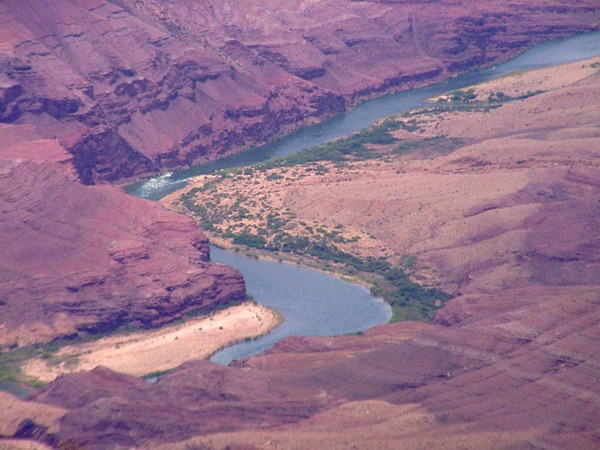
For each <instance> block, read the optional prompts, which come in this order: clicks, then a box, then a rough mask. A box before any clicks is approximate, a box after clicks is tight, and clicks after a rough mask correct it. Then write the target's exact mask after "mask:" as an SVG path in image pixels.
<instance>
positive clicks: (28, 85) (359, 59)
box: [0, 0, 598, 184]
mask: <svg viewBox="0 0 600 450" xmlns="http://www.w3.org/2000/svg"><path fill="white" fill-rule="evenodd" d="M0 20H1V21H2V23H3V24H4V25H3V27H2V31H1V35H0V36H1V39H2V42H3V47H2V48H1V49H0V122H5V123H32V124H36V125H38V126H39V127H40V128H41V129H43V130H44V131H45V133H46V137H51V138H54V137H56V138H58V139H59V140H60V142H61V143H62V144H63V145H64V146H65V147H66V148H68V149H69V151H70V152H71V153H72V154H73V155H74V163H75V167H76V168H77V171H78V173H79V177H80V179H81V180H82V181H83V182H84V183H85V184H95V183H98V182H111V181H116V180H122V179H128V178H134V177H138V176H140V175H143V174H148V173H154V172H156V171H157V170H158V168H160V167H174V166H183V165H186V164H190V163H198V162H201V161H206V160H208V159H215V158H218V157H220V156H223V155H226V154H229V153H232V152H236V151H239V150H241V149H243V148H247V147H249V146H251V145H253V144H256V143H261V142H265V141H266V140H268V139H271V138H273V137H274V136H276V135H278V134H281V133H283V132H286V131H289V130H290V129H292V128H295V127H297V126H299V125H300V124H304V123H308V122H312V121H315V120H320V119H323V118H324V117H327V116H329V115H332V114H335V113H339V112H341V111H343V110H344V109H345V107H346V104H347V103H348V102H352V101H355V100H357V99H360V98H363V97H365V96H370V95H373V94H377V93H382V92H385V91H387V90H390V89H405V88H407V87H411V86H416V85H422V84H425V83H429V82H432V81H434V80H439V79H442V78H445V77H449V76H451V75H453V74H455V73H458V72H461V71H465V70H469V69H470V68H473V67H477V66H481V65H485V64H490V63H492V62H495V61H498V60H501V59H507V58H508V57H510V56H511V55H514V54H515V53H517V52H519V51H522V50H523V49H525V48H526V47H528V46H530V45H532V44H533V43H535V42H538V41H540V40H544V39H550V38H553V37H558V36H564V35H567V34H573V33H576V32H583V31H587V30H591V29H595V28H597V25H598V22H597V21H598V8H597V4H596V2H594V1H593V0H579V1H577V2H570V3H569V4H568V5H565V4H564V2H558V1H552V2H550V3H548V2H544V3H543V4H537V3H535V2H534V3H532V2H529V1H524V0H523V1H517V2H511V3H510V4H504V3H499V2H494V1H486V2H478V3H477V4H474V3H472V2H464V1H463V2H458V3H457V2H450V1H437V2H405V1H402V2H387V1H386V2H379V1H369V2H355V1H344V2H339V1H330V0H321V1H318V2H303V1H292V2H286V5H285V8H282V7H281V5H279V4H277V5H275V4H272V5H271V4H268V3H265V2H262V1H260V2H259V1H252V2H247V1H228V2H217V3H213V2H212V1H202V2H195V1H190V0H184V1H180V2H170V1H165V0H143V1H139V0H136V1H132V0H114V1H108V0H93V1H92V0H90V1H85V2H83V1H78V0H57V1H54V2H52V5H51V6H49V5H48V3H47V2H45V1H42V0H26V1H23V0H7V1H4V2H2V4H0ZM65 129H68V130H70V131H69V132H66V131H65Z"/></svg>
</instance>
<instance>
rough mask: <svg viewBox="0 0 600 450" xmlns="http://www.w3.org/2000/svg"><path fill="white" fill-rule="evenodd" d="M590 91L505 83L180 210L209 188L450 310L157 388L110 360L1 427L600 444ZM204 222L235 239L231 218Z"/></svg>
mask: <svg viewBox="0 0 600 450" xmlns="http://www.w3.org/2000/svg"><path fill="white" fill-rule="evenodd" d="M599 86H600V59H594V60H590V61H584V62H579V63H575V64H570V65H567V66H562V67H559V68H553V69H544V70H539V71H532V72H527V73H521V74H516V75H514V76H510V77H505V78H503V79H501V80H496V81H494V82H491V83H487V84H483V85H480V86H475V87H473V90H470V89H466V90H463V91H461V92H455V93H450V94H449V95H448V96H446V97H443V99H442V100H439V99H434V100H433V101H432V104H431V107H430V108H425V109H422V110H417V111H413V112H410V113H408V114H406V115H404V116H402V117H398V118H394V119H390V120H393V121H396V122H402V124H403V125H402V126H393V127H390V126H389V123H390V122H388V121H386V122H383V123H382V124H379V125H377V126H378V127H382V126H383V128H381V130H383V131H385V133H387V134H388V135H390V136H392V138H393V139H390V138H389V137H386V138H385V139H383V140H381V135H380V134H377V133H375V134H374V133H371V132H369V133H367V134H363V135H360V136H363V137H364V136H367V137H368V138H369V139H373V136H375V137H376V138H377V139H379V142H380V143H379V144H368V143H366V144H362V145H363V146H364V147H366V153H365V150H364V149H363V148H362V147H360V148H359V150H357V152H355V153H348V154H347V155H344V159H343V160H342V161H340V160H337V161H334V162H332V161H327V160H323V159H321V160H319V161H313V162H309V163H303V164H292V165H289V166H286V165H278V164H275V165H271V166H261V167H255V168H251V169H244V170H248V171H247V172H246V173H245V172H244V171H240V172H229V173H226V174H217V175H216V176H214V177H212V178H206V177H204V178H202V179H200V180H198V181H197V182H196V183H195V184H193V185H191V186H190V188H189V189H188V191H187V195H188V200H189V202H188V204H189V205H195V206H196V207H198V205H200V206H202V202H203V201H212V202H216V201H217V200H216V199H215V198H212V200H211V198H210V197H204V196H203V195H199V194H200V192H201V191H203V190H204V189H205V185H206V184H207V182H214V181H215V180H216V181H218V183H219V189H218V193H219V194H221V195H222V196H223V198H222V199H221V202H223V203H224V206H232V205H236V206H235V207H234V208H233V209H231V208H224V210H223V211H233V212H235V213H236V214H238V213H239V212H240V210H241V208H242V207H244V208H245V209H246V210H247V211H245V213H244V214H245V216H246V219H247V220H246V221H241V222H240V224H239V227H240V228H239V230H238V231H239V232H240V234H242V235H243V234H244V233H245V235H246V237H247V236H248V235H254V234H253V233H256V236H259V235H260V234H258V231H257V230H258V229H259V228H261V227H263V226H264V227H266V224H264V223H263V222H262V220H263V219H264V218H265V217H269V212H271V213H273V212H275V210H276V211H279V212H280V214H281V215H282V216H281V217H279V222H278V221H276V220H274V219H275V218H276V217H271V221H270V223H271V226H275V225H276V226H275V228H276V229H277V231H278V232H279V233H281V232H282V230H281V228H285V229H284V231H286V232H289V234H290V236H292V237H294V236H296V237H298V236H301V235H303V236H309V237H310V236H313V237H314V236H320V237H323V236H325V237H328V238H329V239H330V240H331V241H332V242H333V243H334V244H335V245H336V246H338V247H339V248H340V249H341V250H343V251H345V252H347V253H349V254H354V255H358V256H359V257H361V258H363V257H364V258H368V257H369V256H370V257H372V258H379V257H384V258H385V261H389V262H390V264H398V265H399V266H401V267H403V268H405V269H407V270H408V269H410V268H411V267H412V269H411V270H412V271H411V275H412V276H413V277H415V278H416V279H417V280H418V281H419V282H421V283H426V284H429V285H431V286H438V287H440V288H443V289H444V290H445V291H446V292H449V293H451V294H452V296H453V298H452V299H451V300H449V301H446V303H445V305H443V307H441V305H436V308H434V310H433V312H432V315H433V322H432V323H429V324H428V323H423V322H400V323H395V324H389V325H382V326H379V327H376V328H374V329H372V330H370V331H368V332H366V333H364V334H363V335H357V336H344V337H337V338H302V337H292V338H287V339H285V340H283V341H281V342H280V343H279V344H277V345H276V346H275V347H274V348H272V349H270V350H268V351H267V352H265V353H263V354H261V355H259V356H255V357H251V358H248V359H246V360H243V361H239V362H236V363H234V364H233V365H232V366H228V367H225V366H217V365H214V364H212V363H210V362H208V361H199V360H194V361H189V362H187V363H185V364H183V365H181V366H180V367H178V368H176V369H174V370H173V371H171V372H169V373H168V374H166V375H163V376H161V378H160V380H159V382H158V383H156V384H153V385H151V384H148V383H146V382H145V381H143V380H141V379H139V378H136V377H133V376H129V375H126V374H122V373H118V372H115V371H111V370H109V369H107V368H103V367H98V368H95V369H93V370H91V371H88V372H80V373H75V374H72V375H63V376H61V377H59V378H57V379H56V380H55V381H53V382H52V383H50V384H48V385H47V386H45V387H43V388H41V389H39V390H38V391H37V392H35V393H34V394H32V395H31V396H30V397H29V398H28V399H26V400H20V399H17V398H15V397H13V396H11V395H9V394H2V402H3V403H2V405H3V409H4V410H5V411H10V414H6V415H4V416H3V418H2V421H1V423H0V426H1V427H2V434H3V435H5V436H16V437H19V438H20V439H22V440H21V441H19V442H18V443H16V444H14V445H29V444H26V443H25V440H26V439H33V440H35V441H37V442H42V443H44V444H47V445H49V446H50V447H59V446H61V445H62V446H65V445H75V447H77V446H80V447H83V448H105V447H107V446H109V447H113V448H128V447H131V446H137V447H146V448H169V449H171V448H181V449H187V448H262V447H267V448H280V449H289V448H297V449H305V448H318V447H323V446H326V447H327V448H340V449H342V448H344V449H345V448H365V449H366V448H369V449H372V448H380V449H397V448H407V449H408V448H411V449H414V448H449V447H450V448H458V447H461V448H524V447H525V448H564V447H569V448H595V447H598V445H599V439H600V438H599V436H600V423H599V421H598V417H600V391H599V388H598V386H599V384H598V382H597V381H598V379H599V377H600V364H599V361H600V354H599V353H598V347H597V345H596V340H597V339H596V337H597V336H598V333H599V332H600V330H599V327H600V317H599V316H598V304H599V302H600V297H598V292H600V286H599V285H598V273H599V265H600V261H599V260H598V254H599V253H598V249H599V248H600V229H599V228H598V217H599V216H600V209H599V208H600V190H599V187H600V168H599V164H600V158H599V156H600V155H599V154H598V149H599V148H600V133H599V132H598V125H597V124H598V123H600V117H599V115H600V111H599V110H598V108H597V105H598V104H600V98H598V97H599V95H600V94H599V93H600V89H599ZM499 93H501V94H499ZM499 97H500V98H501V99H500V100H499V99H498V98H499ZM376 128H377V127H376ZM385 133H384V134H385ZM350 138H351V139H355V138H356V137H354V138H352V137H350ZM350 138H349V139H350ZM342 142H345V143H348V142H352V141H342ZM381 142H384V143H381ZM357 148H358V147H357ZM317 154H319V153H317ZM285 164H287V163H285ZM237 177H248V179H247V182H246V183H240V181H241V180H240V179H236V178H237ZM212 186H213V185H209V187H208V188H209V190H210V189H211V188H212ZM194 189H199V190H198V191H193V190H194ZM221 189H223V190H221ZM240 193H241V194H242V197H243V198H246V199H247V201H248V202H249V203H248V205H247V207H245V206H244V205H243V204H242V202H241V200H240V202H236V198H240V197H239V194H240ZM184 195H185V194H184ZM179 199H181V193H179V195H176V196H173V197H172V198H171V199H170V201H171V202H172V203H173V202H175V203H177V202H179V204H176V205H175V207H177V208H182V207H183V206H185V202H184V201H181V200H179ZM252 201H254V202H255V205H254V206H253V204H251V202H252ZM259 206H260V208H259ZM252 208H255V209H252ZM194 218H195V219H196V220H199V217H197V216H194ZM210 218H211V220H212V222H211V226H212V229H213V231H212V232H213V233H215V229H216V230H219V229H221V227H222V231H221V232H220V234H221V238H222V239H229V240H230V241H233V239H235V238H234V237H232V236H228V235H227V233H233V234H235V233H234V232H235V231H236V229H235V228H231V227H232V226H233V225H232V224H231V223H229V222H228V220H227V216H226V215H219V216H218V217H217V216H211V217H210ZM217 219H218V220H217ZM186 226H187V225H186ZM319 229H321V230H322V231H319ZM310 230H312V233H311V231H310ZM215 234H219V233H215ZM267 237H269V236H268V235H267ZM342 238H343V239H342ZM265 240H266V238H265ZM251 242H255V241H251ZM267 242H268V241H267ZM288 242H292V241H288ZM255 243H256V242H255ZM253 250H254V251H256V249H253ZM283 253H286V252H283ZM286 254H287V253H286ZM411 258H412V259H411ZM306 259H307V260H308V259H310V258H306ZM339 265H340V264H337V263H335V264H330V268H331V269H336V267H337V266H339ZM115 345H116V344H115ZM6 443H7V445H8V443H9V441H6ZM10 445H13V444H10ZM36 445H38V444H36V443H35V442H32V443H31V446H32V447H33V448H35V446H36ZM17 448H18V447H17ZM40 448H43V447H40Z"/></svg>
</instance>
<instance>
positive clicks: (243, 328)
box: [22, 302, 283, 382]
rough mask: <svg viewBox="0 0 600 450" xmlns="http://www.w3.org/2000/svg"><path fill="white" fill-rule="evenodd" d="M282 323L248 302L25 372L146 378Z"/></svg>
mask: <svg viewBox="0 0 600 450" xmlns="http://www.w3.org/2000/svg"><path fill="white" fill-rule="evenodd" d="M282 320H283V319H282V316H281V315H280V314H279V313H277V312H276V311H274V310H272V309H270V308H267V307H265V306H261V305H257V304H253V303H249V302H248V303H244V304H242V305H238V306H233V307H230V308H227V309H225V310H222V311H218V312H215V313H213V314H211V315H210V316H204V317H201V318H198V319H188V320H186V321H185V322H184V323H182V324H178V325H171V326H166V327H163V328H161V329H159V330H151V331H141V332H135V333H131V334H128V335H121V336H110V337H106V338H103V339H99V340H97V341H94V342H89V343H85V344H81V345H75V346H68V347H63V348H62V349H60V350H59V351H58V352H57V353H56V354H55V355H53V356H52V358H50V359H48V360H46V359H41V358H36V359H31V360H29V361H27V362H26V363H25V364H24V365H23V366H22V371H23V372H24V374H25V375H27V376H29V377H33V378H36V379H38V380H41V381H45V382H47V381H51V380H53V379H55V378H56V377H57V376H59V375H61V374H64V373H73V372H79V371H82V370H90V369H93V368H94V367H96V366H105V367H108V368H110V369H112V370H115V371H117V372H122V373H126V374H129V375H134V376H142V375H145V374H148V373H151V372H155V371H162V370H169V369H173V368H175V367H177V366H179V365H181V364H182V363H184V362H186V361H189V360H192V359H203V358H207V357H208V356H210V355H211V354H213V353H214V352H215V351H217V350H219V349H220V348H222V347H224V346H227V345H229V344H232V343H235V342H239V341H242V340H244V339H246V338H255V337H258V336H262V335H264V334H266V333H268V332H269V331H271V330H272V329H274V328H276V327H277V326H279V325H280V324H281V322H282Z"/></svg>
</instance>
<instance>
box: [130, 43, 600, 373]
mask: <svg viewBox="0 0 600 450" xmlns="http://www.w3.org/2000/svg"><path fill="white" fill-rule="evenodd" d="M598 55H600V32H596V33H590V34H585V35H579V36H575V37H572V38H567V39H560V40H555V41H550V42H546V43H543V44H540V45H538V46H536V47H534V48H532V49H530V50H528V51H527V52H525V53H523V54H522V55H521V56H519V57H517V58H515V59H513V60H511V61H508V62H506V63H503V64H500V65H497V66H495V67H491V68H488V69H484V70H480V71H476V72H471V73H468V74H464V75H460V76H457V77H454V78H452V79H449V80H447V81H444V82H441V83H436V84H434V85H431V86H427V87H424V88H419V89H412V90H409V91H402V92H399V93H395V94H389V95H385V96H383V97H379V98H376V99H373V100H369V101H366V102H364V103H362V104H360V105H358V106H356V107H354V108H353V109H352V110H350V111H348V112H347V113H344V114H342V115H339V116H337V117H334V118H331V119H329V120H326V121H325V122H322V123H320V124H317V125H312V126H307V127H304V128H301V129H299V130H298V131H296V132H294V133H291V134H289V135H287V136H285V137H283V138H280V139H277V140H275V141H273V142H271V143H269V144H267V145H264V146H260V147H256V148H254V149H252V150H249V151H247V152H244V153H242V154H238V155H234V156H231V157H228V158H224V159H221V160H219V161H216V162H213V163H208V164H204V165H201V166H196V167H192V168H189V169H186V170H180V171H176V172H174V173H169V174H166V175H162V176H159V177H155V178H152V179H149V180H146V181H143V182H141V183H137V184H135V185H132V186H129V187H128V188H127V189H126V190H127V192H129V193H130V194H132V195H135V196H139V197H143V198H147V199H152V200H158V199H160V198H162V197H164V196H165V195H167V194H169V193H172V192H174V191H176V190H178V189H181V188H183V187H184V186H185V184H186V182H187V180H188V179H190V178H191V177H193V176H197V175H201V174H207V173H212V172H214V171H216V170H220V169H224V168H230V167H239V166H245V165H250V164H254V163H257V162H261V161H264V160H267V159H269V158H273V157H277V156H284V155H287V154H290V153H294V152H297V151H300V150H303V149H306V148H310V147H313V146H316V145H319V144H322V143H325V142H328V141H331V140H333V139H336V138H339V137H343V136H347V135H349V134H351V133H353V132H355V131H358V130H361V129H363V128H366V127H368V126H369V125H371V124H372V123H373V122H374V121H377V120H380V119H383V118H385V117H388V116H391V115H394V114H399V113H402V112H405V111H408V110H410V109H414V108H417V107H420V106H424V105H426V104H427V100H428V99H429V98H431V97H434V96H437V95H440V94H443V93H445V92H448V91H450V90H454V89H460V88H464V87H466V86H469V85H472V84H475V83H481V82H483V81H487V80H490V79H493V78H497V77H500V76H503V75H506V74H509V73H511V72H515V71H521V70H529V69H535V68H541V67H549V66H554V65H559V64H564V63H569V62H574V61H578V60H583V59H587V58H591V57H594V56H598ZM212 258H213V260H214V261H217V262H223V263H225V264H228V265H230V266H232V267H234V268H236V269H237V270H239V271H240V272H241V273H242V274H243V275H244V278H245V279H246V283H247V287H248V292H249V294H250V295H252V296H253V297H255V298H256V299H257V301H259V302H260V303H262V304H265V305H268V306H273V307H275V308H276V309H278V310H279V311H280V312H281V313H282V314H283V315H284V316H285V318H286V321H285V323H284V324H283V325H282V326H281V327H280V328H278V329H277V330H275V331H273V332H272V333H270V334H269V335H267V336H264V337H263V338H261V339H258V340H256V341H250V342H243V343H241V344H237V345H234V346H232V347H229V348H227V349H224V350H222V351H221V352H218V353H217V354H215V355H214V356H213V358H212V360H213V361H216V362H219V363H222V364H228V363H229V362H230V361H231V360H233V359H238V358H242V357H246V356H249V355H252V354H256V353H258V352H260V351H262V350H264V349H266V348H268V347H270V346H272V345H274V344H275V343H276V342H277V341H278V340H280V339H281V338H283V337H285V336H290V335H307V336H331V335H338V334H344V333H352V332H358V331H363V330H366V329H368V328H371V327H373V326H375V325H377V324H380V323H384V322H386V321H387V320H388V319H389V317H390V309H389V307H388V306H387V305H385V304H383V303H382V302H381V300H379V299H376V298H374V297H372V296H370V295H369V293H368V292H367V291H366V290H365V289H364V288H363V287H361V286H357V285H352V284H350V283H346V282H344V281H342V280H339V279H337V278H335V277H330V276H327V275H324V274H322V273H319V272H316V271H311V270H308V269H304V268H301V267H298V266H294V265H287V264H281V263H276V262H269V261H263V260H256V259H253V258H245V257H242V256H239V255H236V254H233V253H230V252H226V251H223V250H219V249H215V248H213V250H212Z"/></svg>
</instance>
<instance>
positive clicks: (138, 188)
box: [126, 32, 600, 200]
mask: <svg viewBox="0 0 600 450" xmlns="http://www.w3.org/2000/svg"><path fill="white" fill-rule="evenodd" d="M597 55H600V32H596V33H589V34H584V35H579V36H575V37H571V38H567V39H560V40H555V41H550V42H546V43H543V44H540V45H538V46H536V47H533V48H532V49H530V50H528V51H527V52H525V53H523V54H522V55H521V56H518V57H517V58H515V59H513V60H510V61H508V62H506V63H503V64H500V65H498V66H495V67H491V68H489V69H485V70H480V71H476V72H471V73H467V74H464V75H460V76H457V77H455V78H451V79H449V80H447V81H444V82H441V83H436V84H434V85H431V86H427V87H424V88H420V89H412V90H409V91H403V92H399V93H396V94H389V95H385V96H383V97H379V98H376V99H373V100H368V101H366V102H364V103H361V104H360V105H358V106H356V107H354V108H353V109H351V110H350V111H348V112H347V113H344V114H341V115H339V116H336V117H333V118H331V119H329V120H326V121H325V122H322V123H320V124H317V125H312V126H307V127H303V128H301V129H299V130H298V131H296V132H294V133H291V134H289V135H287V136H285V137H283V138H281V139H277V140H275V141H273V142H271V143H269V144H267V145H263V146H260V147H256V148H254V149H252V150H249V151H246V152H244V153H241V154H238V155H234V156H231V157H228V158H224V159H221V160H219V161H216V162H214V163H208V164H203V165H200V166H195V167H192V168H190V169H185V170H179V171H176V172H175V173H173V174H168V175H163V176H160V177H155V178H151V179H149V180H146V181H143V182H140V183H137V184H134V185H131V186H129V187H127V188H126V191H127V192H129V193H130V194H132V195H135V196H137V197H143V198H148V199H151V200H158V199H160V198H162V197H164V196H165V195H167V194H170V193H171V192H174V191H176V190H178V189H181V188H183V187H184V186H185V184H186V182H187V180H189V179H190V178H191V177H194V176H196V175H201V174H207V173H212V172H214V171H215V170H219V169H225V168H230V167H239V166H246V165H250V164H254V163H257V162H261V161H265V160H267V159H269V158H273V157H277V156H284V155H288V154H290V153H294V152H297V151H300V150H303V149H306V148H310V147H314V146H316V145H319V144H323V143H325V142H328V141H331V140H333V139H337V138H339V137H343V136H348V135H349V134H351V133H353V132H356V131H359V130H361V129H363V128H366V127H368V126H369V125H371V124H372V123H373V122H375V121H377V120H380V119H383V118H385V117H388V116H391V115H394V114H399V113H402V112H405V111H408V110H411V109H414V108H417V107H420V106H424V105H426V102H427V100H428V99H429V98H431V97H434V96H437V95H440V94H443V93H444V92H448V91H451V90H453V89H460V88H463V87H466V86H469V85H471V84H474V83H481V82H483V81H486V80H490V79H493V78H497V77H499V76H502V75H506V74H508V73H511V72H515V71H519V70H527V69H535V68H540V67H549V66H555V65H559V64H564V63H568V62H573V61H579V60H582V59H586V58H591V57H593V56H597Z"/></svg>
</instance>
